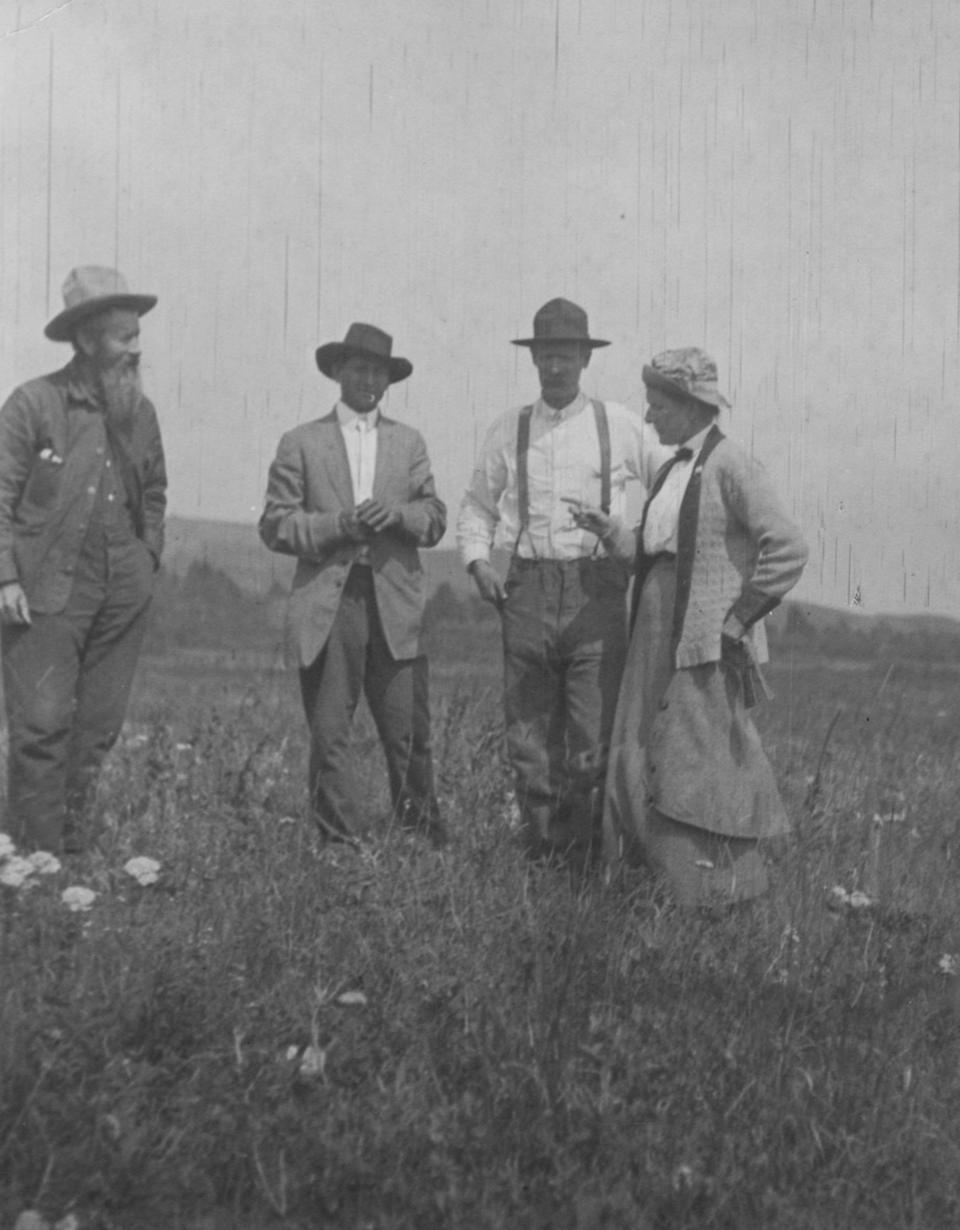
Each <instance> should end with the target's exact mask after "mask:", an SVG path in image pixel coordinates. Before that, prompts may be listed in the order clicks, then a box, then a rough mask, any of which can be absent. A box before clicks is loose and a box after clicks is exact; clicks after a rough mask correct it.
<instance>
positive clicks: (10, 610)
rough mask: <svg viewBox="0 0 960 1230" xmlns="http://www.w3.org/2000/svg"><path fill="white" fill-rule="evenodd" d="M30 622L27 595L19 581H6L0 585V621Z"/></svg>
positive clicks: (8, 622) (12, 622)
mask: <svg viewBox="0 0 960 1230" xmlns="http://www.w3.org/2000/svg"><path fill="white" fill-rule="evenodd" d="M29 622H30V607H29V606H28V605H27V595H26V594H25V593H24V592H23V588H22V586H21V585H20V582H19V581H8V582H7V583H6V584H5V585H0V623H5V624H28V623H29Z"/></svg>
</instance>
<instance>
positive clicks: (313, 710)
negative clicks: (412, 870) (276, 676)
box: [300, 564, 438, 838]
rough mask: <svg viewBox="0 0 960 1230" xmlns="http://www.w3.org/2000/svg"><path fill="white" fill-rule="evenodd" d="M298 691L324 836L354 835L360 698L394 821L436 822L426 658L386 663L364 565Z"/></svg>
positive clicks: (352, 577)
mask: <svg viewBox="0 0 960 1230" xmlns="http://www.w3.org/2000/svg"><path fill="white" fill-rule="evenodd" d="M300 691H301V695H302V697H303V707H304V710H305V712H306V716H307V723H308V725H309V727H310V766H309V791H310V805H311V810H312V813H313V817H314V819H315V821H316V823H317V825H318V826H319V828H320V829H321V831H322V832H324V833H325V834H326V835H327V836H328V837H333V838H337V837H343V836H346V837H351V836H355V835H356V834H357V831H358V820H357V816H358V811H357V803H356V796H355V788H354V781H353V775H352V773H351V772H350V766H349V754H348V753H349V743H350V724H351V721H352V720H353V715H354V713H355V711H356V708H357V704H358V703H359V700H360V695H361V693H362V694H363V695H364V696H365V697H366V698H367V704H368V705H369V706H370V712H371V713H372V714H373V720H374V722H375V724H376V727H377V733H378V734H379V736H380V742H381V744H382V746H383V751H384V755H385V756H386V760H387V774H388V777H389V781H390V798H391V803H392V807H393V815H394V817H395V818H396V819H397V820H398V821H399V822H400V823H403V824H405V825H409V826H412V827H413V826H417V825H419V824H422V823H425V822H427V821H429V820H430V819H432V818H433V817H435V816H436V815H437V812H438V809H437V803H436V798H435V795H434V782H433V757H432V753H431V750H430V705H429V696H428V675H427V659H426V658H425V657H417V658H405V659H396V658H394V657H392V656H391V654H390V649H389V647H388V645H387V642H386V638H385V637H384V635H383V628H382V626H381V624H380V617H379V614H378V613H377V599H376V594H375V593H374V588H373V572H372V570H371V569H370V568H369V567H368V566H364V565H362V564H354V566H353V567H352V568H351V569H350V572H349V574H348V576H347V581H346V584H345V585H344V587H343V596H342V597H341V599H340V606H339V608H338V610H337V615H336V618H335V619H334V621H333V627H332V628H331V630H330V636H329V638H328V640H327V643H326V644H325V645H324V647H323V649H322V651H321V652H320V655H319V656H318V657H317V659H316V661H315V662H313V663H311V665H310V666H308V667H305V668H303V669H302V670H301V671H300Z"/></svg>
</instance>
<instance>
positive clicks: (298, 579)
mask: <svg viewBox="0 0 960 1230" xmlns="http://www.w3.org/2000/svg"><path fill="white" fill-rule="evenodd" d="M392 350H393V339H392V338H391V337H390V336H389V334H387V333H384V332H383V331H382V330H381V329H378V328H375V327H374V326H373V325H367V324H352V325H351V326H350V328H349V329H348V330H347V334H346V337H345V338H344V340H343V341H342V342H330V343H328V344H326V345H324V346H321V347H320V348H319V349H318V350H317V352H316V361H317V367H318V368H319V369H320V371H321V372H322V373H323V374H324V375H325V376H328V377H329V378H330V379H331V380H335V381H337V383H339V385H340V400H339V401H338V402H337V404H336V406H335V407H334V408H333V410H332V411H331V412H330V413H329V414H328V415H326V416H325V417H324V418H320V419H315V420H314V421H313V422H310V423H305V424H303V425H302V426H299V427H295V428H294V429H293V430H292V431H289V432H287V433H286V435H284V436H283V438H282V439H281V441H280V444H279V447H278V449H277V455H276V458H275V459H274V461H273V464H272V465H271V467H270V475H269V479H268V484H267V495H266V502H265V507H264V511H263V516H262V517H261V518H260V536H261V538H262V539H263V541H264V542H265V543H266V545H267V546H268V547H269V548H270V549H271V550H272V551H279V552H281V553H283V554H286V555H295V556H296V557H297V569H296V574H295V576H294V580H293V592H292V594H291V598H290V606H289V616H288V632H289V638H288V648H289V651H290V656H291V658H292V660H293V661H294V662H295V663H296V665H297V666H298V667H299V670H300V689H301V695H302V697H303V705H304V710H305V712H306V717H307V723H308V725H309V728H310V766H309V792H310V795H309V797H310V807H311V812H312V814H313V817H314V819H315V821H316V823H317V824H318V826H319V827H320V829H321V831H322V832H323V833H324V834H325V835H326V836H327V837H329V838H332V839H337V840H347V841H352V840H354V839H355V838H356V836H357V833H358V817H357V805H356V801H355V798H354V788H353V783H352V781H351V775H350V773H349V771H348V769H349V766H348V744H349V731H350V723H351V720H352V718H353V714H354V711H355V709H356V706H357V703H358V701H359V699H360V694H361V692H363V693H364V695H365V696H366V698H367V703H368V704H369V706H370V710H371V712H372V714H373V719H374V722H375V723H376V726H377V731H378V733H379V735H380V741H381V744H382V745H383V750H384V754H385V755H386V760H387V771H388V775H389V780H390V796H391V801H392V809H393V810H392V817H391V818H392V819H393V820H394V821H395V822H397V823H399V824H401V825H403V826H404V827H408V828H413V829H416V830H419V831H420V832H422V833H423V834H424V835H425V836H427V837H428V838H429V839H430V840H431V841H432V842H433V843H434V844H435V845H442V844H444V842H445V841H446V839H447V834H446V828H445V826H444V823H443V821H442V819H441V817H440V814H439V809H438V807H437V801H436V796H435V794H434V783H433V761H432V756H431V751H430V711H429V703H428V683H427V660H426V658H425V657H424V656H423V654H422V653H421V651H420V642H419V638H420V630H421V621H422V616H423V608H424V602H425V586H424V576H423V572H422V570H421V566H420V559H419V555H418V551H417V548H418V547H432V546H434V545H435V544H436V543H437V542H439V541H440V539H441V538H442V537H443V532H444V530H445V528H446V508H445V507H444V504H443V502H442V501H441V500H439V499H438V498H437V494H436V488H435V486H434V481H433V475H432V474H431V472H430V461H429V458H428V456H427V450H426V445H425V444H424V442H423V438H422V437H421V435H420V434H419V432H417V431H414V429H413V428H411V427H407V426H405V425H404V424H402V423H397V422H395V421H394V420H393V419H389V418H387V417H386V416H385V415H384V414H382V413H381V411H380V401H381V399H382V397H383V395H384V393H385V392H386V390H387V388H388V387H389V385H391V384H395V383H397V382H398V381H400V380H406V378H407V377H408V376H409V375H410V373H411V372H412V371H413V366H412V364H411V363H409V362H408V361H407V360H406V359H402V358H399V357H395V356H393V354H392Z"/></svg>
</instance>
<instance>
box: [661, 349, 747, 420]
mask: <svg viewBox="0 0 960 1230" xmlns="http://www.w3.org/2000/svg"><path fill="white" fill-rule="evenodd" d="M643 383H644V384H646V385H648V386H649V387H650V388H652V389H660V391H661V392H663V393H666V394H668V395H669V396H673V397H678V396H679V397H692V398H693V400H694V401H700V402H703V403H704V404H705V405H708V406H714V407H715V408H717V409H719V408H720V407H721V406H729V405H730V403H729V402H728V401H727V399H726V398H725V397H724V395H723V394H722V393H721V392H720V390H719V388H718V387H717V365H716V363H715V362H714V361H713V359H711V357H710V356H709V355H708V354H707V352H706V351H705V350H701V349H700V348H699V346H684V347H682V348H681V349H679V350H662V351H661V352H660V353H659V354H658V355H654V357H653V358H652V359H651V360H650V362H649V363H647V364H645V365H644V368H643Z"/></svg>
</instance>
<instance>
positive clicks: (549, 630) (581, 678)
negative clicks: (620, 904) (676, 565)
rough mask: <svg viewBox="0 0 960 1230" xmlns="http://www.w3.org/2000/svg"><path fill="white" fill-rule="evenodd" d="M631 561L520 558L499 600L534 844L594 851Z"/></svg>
mask: <svg viewBox="0 0 960 1230" xmlns="http://www.w3.org/2000/svg"><path fill="white" fill-rule="evenodd" d="M627 583H628V577H627V574H626V572H625V570H624V569H623V568H622V567H620V566H619V565H617V564H616V563H615V562H614V561H612V560H607V559H579V560H522V559H518V558H514V559H513V560H512V561H511V564H510V569H509V572H508V573H507V581H506V593H507V599H506V603H505V605H504V608H503V612H502V615H503V625H502V626H503V661H504V708H505V712H506V723H507V746H508V751H509V754H510V760H511V763H512V765H513V768H514V772H515V774H516V782H517V802H518V803H519V806H520V813H521V816H522V818H523V822H524V834H525V840H526V844H527V850H528V853H530V854H531V855H532V856H534V857H538V856H541V855H545V854H551V853H557V854H562V855H567V856H570V857H572V858H589V857H590V854H591V852H592V851H595V850H596V848H597V846H598V843H599V840H600V816H601V809H602V794H603V781H604V776H605V772H606V762H607V753H608V748H609V742H610V731H611V728H612V726H613V716H614V710H615V709H616V704H617V693H618V690H619V686H620V679H621V677H622V675H623V667H624V661H625V658H626V647H627V611H626V590H627Z"/></svg>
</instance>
